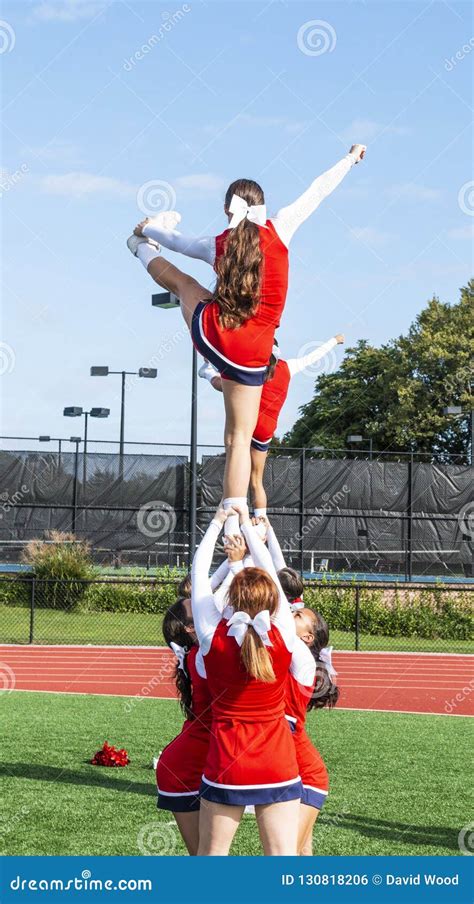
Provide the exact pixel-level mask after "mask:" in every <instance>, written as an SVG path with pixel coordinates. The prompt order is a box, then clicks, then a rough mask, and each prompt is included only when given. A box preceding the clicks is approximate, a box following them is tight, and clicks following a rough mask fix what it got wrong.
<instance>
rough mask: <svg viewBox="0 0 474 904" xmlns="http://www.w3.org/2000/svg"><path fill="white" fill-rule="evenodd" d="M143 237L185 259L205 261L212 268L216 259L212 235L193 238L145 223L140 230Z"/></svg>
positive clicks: (175, 230) (173, 230)
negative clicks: (181, 255) (182, 255)
mask: <svg viewBox="0 0 474 904" xmlns="http://www.w3.org/2000/svg"><path fill="white" fill-rule="evenodd" d="M142 232H143V235H146V236H147V237H148V238H149V239H154V240H155V241H156V242H159V243H160V245H163V248H168V250H169V251H178V252H179V254H185V255H186V256H187V257H194V258H196V259H197V260H200V261H206V263H207V264H211V266H213V264H214V261H215V258H216V239H215V237H214V236H212V235H206V236H202V237H201V238H199V237H194V236H190V235H183V234H182V233H181V232H178V230H177V229H164V228H163V227H162V226H158V225H157V224H156V223H153V222H152V223H147V224H146V226H144V227H143V229H142Z"/></svg>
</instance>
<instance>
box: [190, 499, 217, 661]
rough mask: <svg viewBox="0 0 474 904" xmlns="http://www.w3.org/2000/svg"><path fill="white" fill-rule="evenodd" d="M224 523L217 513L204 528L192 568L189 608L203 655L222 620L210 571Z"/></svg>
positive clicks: (208, 648) (207, 650) (206, 651)
mask: <svg viewBox="0 0 474 904" xmlns="http://www.w3.org/2000/svg"><path fill="white" fill-rule="evenodd" d="M224 520H225V515H224V514H223V510H222V512H221V510H219V511H218V512H217V513H216V515H215V516H214V519H213V520H212V521H211V523H210V525H209V527H208V528H207V531H206V533H205V534H204V537H203V538H202V540H201V542H200V544H199V546H198V548H197V550H196V554H195V556H194V559H193V565H192V569H191V605H192V610H193V621H194V627H195V629H196V634H197V638H198V641H199V646H200V648H201V650H202V655H203V656H205V655H206V653H208V652H209V650H210V647H211V643H212V638H213V637H214V632H215V630H216V628H217V625H218V624H219V622H220V620H221V613H220V612H219V610H218V608H217V606H216V603H215V600H214V596H213V593H212V589H211V581H210V578H209V569H210V567H211V563H212V556H213V554H214V548H215V545H216V542H217V538H218V536H219V534H220V532H221V530H222V525H223V523H224Z"/></svg>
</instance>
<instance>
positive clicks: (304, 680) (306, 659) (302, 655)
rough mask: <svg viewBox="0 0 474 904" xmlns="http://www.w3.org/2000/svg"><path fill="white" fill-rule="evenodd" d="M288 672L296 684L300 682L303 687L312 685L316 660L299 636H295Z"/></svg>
mask: <svg viewBox="0 0 474 904" xmlns="http://www.w3.org/2000/svg"><path fill="white" fill-rule="evenodd" d="M290 672H291V674H292V675H293V678H295V680H296V681H297V682H298V684H302V685H303V687H308V688H312V687H313V684H314V679H315V678H316V662H315V659H314V656H313V654H312V652H311V650H310V649H309V647H307V646H306V644H305V643H304V641H302V640H301V638H300V637H297V638H296V641H295V647H294V650H293V654H292V657H291V663H290Z"/></svg>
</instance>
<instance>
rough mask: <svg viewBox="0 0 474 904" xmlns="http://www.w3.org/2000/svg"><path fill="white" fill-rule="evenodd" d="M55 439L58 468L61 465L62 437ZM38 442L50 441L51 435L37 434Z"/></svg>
mask: <svg viewBox="0 0 474 904" xmlns="http://www.w3.org/2000/svg"><path fill="white" fill-rule="evenodd" d="M53 439H54V437H53ZM56 441H57V443H58V467H59V468H60V467H61V445H62V439H58V440H56ZM38 442H40V443H50V442H51V437H50V436H38Z"/></svg>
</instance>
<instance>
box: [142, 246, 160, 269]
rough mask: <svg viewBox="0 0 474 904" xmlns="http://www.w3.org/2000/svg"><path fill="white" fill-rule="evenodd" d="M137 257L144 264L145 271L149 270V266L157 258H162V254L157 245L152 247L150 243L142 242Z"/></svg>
mask: <svg viewBox="0 0 474 904" xmlns="http://www.w3.org/2000/svg"><path fill="white" fill-rule="evenodd" d="M137 257H138V259H139V260H140V261H141V262H142V264H143V266H144V267H145V270H148V267H149V265H150V264H151V262H152V261H154V260H155V257H160V252H159V251H158V249H157V247H156V245H150V243H149V242H141V243H140V245H139V246H138V248H137Z"/></svg>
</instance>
